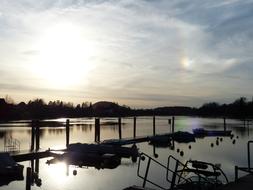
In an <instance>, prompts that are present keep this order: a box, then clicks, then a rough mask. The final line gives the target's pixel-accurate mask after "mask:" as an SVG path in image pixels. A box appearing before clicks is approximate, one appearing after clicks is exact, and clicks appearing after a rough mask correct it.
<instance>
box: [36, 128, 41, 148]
mask: <svg viewBox="0 0 253 190" xmlns="http://www.w3.org/2000/svg"><path fill="white" fill-rule="evenodd" d="M35 133H36V135H35V139H36V149H35V150H36V151H38V150H39V149H40V127H39V126H38V125H37V126H36V128H35Z"/></svg>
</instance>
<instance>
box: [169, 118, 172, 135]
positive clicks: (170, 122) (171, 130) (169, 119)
mask: <svg viewBox="0 0 253 190" xmlns="http://www.w3.org/2000/svg"><path fill="white" fill-rule="evenodd" d="M168 125H169V129H170V131H169V133H171V131H172V129H171V119H168Z"/></svg>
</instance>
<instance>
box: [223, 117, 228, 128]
mask: <svg viewBox="0 0 253 190" xmlns="http://www.w3.org/2000/svg"><path fill="white" fill-rule="evenodd" d="M223 120H224V121H223V122H224V131H226V128H227V126H226V118H225V117H224V118H223Z"/></svg>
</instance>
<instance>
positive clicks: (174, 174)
mask: <svg viewBox="0 0 253 190" xmlns="http://www.w3.org/2000/svg"><path fill="white" fill-rule="evenodd" d="M177 169H178V161H176V165H175V172H174V173H173V176H172V180H171V184H170V189H174V186H175V182H176V177H177Z"/></svg>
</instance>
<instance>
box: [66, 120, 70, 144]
mask: <svg viewBox="0 0 253 190" xmlns="http://www.w3.org/2000/svg"><path fill="white" fill-rule="evenodd" d="M68 146H69V119H67V120H66V147H67V148H68Z"/></svg>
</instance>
